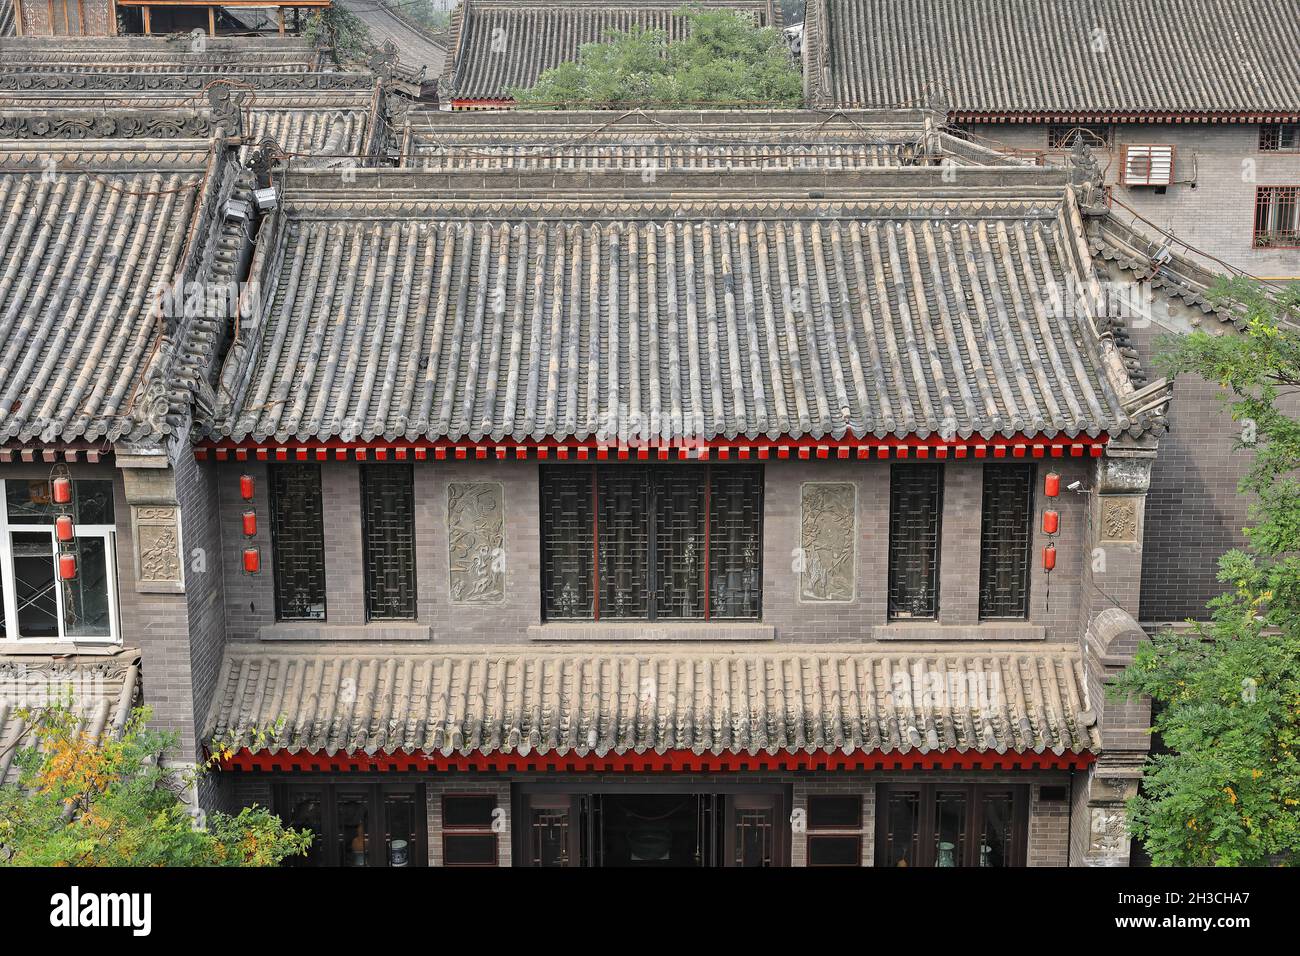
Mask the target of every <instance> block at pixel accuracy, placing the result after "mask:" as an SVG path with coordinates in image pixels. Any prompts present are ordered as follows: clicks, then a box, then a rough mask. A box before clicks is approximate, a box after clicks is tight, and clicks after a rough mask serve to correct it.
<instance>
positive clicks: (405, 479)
mask: <svg viewBox="0 0 1300 956" xmlns="http://www.w3.org/2000/svg"><path fill="white" fill-rule="evenodd" d="M361 535H362V539H363V543H364V551H365V577H366V616H367V618H368V619H369V620H372V621H395V620H414V619H415V489H414V473H413V472H412V471H411V467H410V466H409V465H363V466H362V468H361Z"/></svg>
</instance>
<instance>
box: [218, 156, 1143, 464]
mask: <svg viewBox="0 0 1300 956" xmlns="http://www.w3.org/2000/svg"><path fill="white" fill-rule="evenodd" d="M1010 173H1014V176H1013V177H1012V179H1013V181H1012V182H1011V184H1010V185H1008V184H1007V182H1005V181H1004V180H1005V179H1006V177H1007V176H1008V175H1009V174H1010ZM502 175H503V177H504V180H505V182H503V183H502V185H503V186H505V187H506V188H505V189H504V190H503V191H502V192H501V193H500V194H498V198H488V197H491V195H492V192H493V190H492V189H491V188H490V186H491V185H492V182H493V178H492V175H491V174H484V177H474V176H466V174H461V177H465V178H469V179H473V180H475V181H474V183H473V187H474V188H472V189H470V190H469V194H470V195H472V196H474V197H475V198H466V199H457V198H455V192H454V190H453V189H452V188H451V185H450V184H452V183H455V182H457V181H459V178H461V177H458V176H455V175H453V176H430V175H428V174H423V173H421V172H420V171H417V170H382V171H380V170H360V171H358V174H357V180H356V183H355V184H354V185H352V186H349V187H345V188H340V187H339V185H338V184H337V183H336V182H335V181H334V178H330V177H324V176H322V175H320V174H310V173H302V174H300V175H299V176H298V177H296V178H293V179H291V180H290V181H288V183H287V188H286V190H285V194H284V198H283V203H284V205H283V207H282V210H281V213H282V218H281V221H280V224H279V226H278V231H277V232H275V233H274V234H269V233H270V231H269V230H264V233H263V235H264V236H267V241H268V246H267V247H266V248H264V249H262V250H259V256H260V257H262V259H263V261H264V262H266V263H268V264H269V265H268V269H267V272H266V273H265V274H264V275H263V276H262V278H261V280H260V282H261V288H262V293H263V299H262V307H261V309H260V312H259V315H258V316H257V317H256V318H254V319H251V320H249V321H246V322H245V323H244V324H243V325H242V326H241V336H240V339H239V340H238V341H237V342H236V345H235V347H234V348H233V349H232V352H231V355H230V356H229V357H228V359H227V362H226V367H225V369H224V371H223V374H222V381H221V390H220V394H219V404H218V407H217V410H216V414H215V416H214V418H213V419H212V420H210V421H209V420H207V419H204V421H203V422H202V423H201V424H202V426H203V427H204V428H205V429H206V430H207V433H208V435H209V436H210V437H213V438H220V439H229V440H236V441H239V440H244V439H255V440H258V441H262V440H266V439H269V438H273V439H274V440H276V441H290V440H293V439H299V440H307V439H315V440H325V439H331V438H340V439H342V440H345V441H357V440H367V441H368V440H373V439H376V438H380V437H382V438H383V439H386V440H394V439H397V438H406V439H408V440H413V439H417V438H418V439H443V438H446V439H452V440H460V439H465V440H471V441H478V440H498V441H499V440H515V441H528V440H543V439H556V440H565V439H576V440H580V441H581V440H587V439H597V440H607V441H610V442H614V441H618V442H626V441H636V440H643V441H654V440H663V441H669V442H675V441H689V440H706V441H707V440H714V439H721V438H725V439H734V438H737V437H746V438H751V439H753V438H760V437H763V436H766V437H770V438H777V437H783V436H784V437H790V438H800V437H807V438H833V439H840V438H847V439H848V440H852V439H853V438H862V437H866V436H876V437H879V438H885V437H889V436H896V437H900V438H901V437H907V436H918V437H922V438H925V437H929V436H939V437H943V438H948V439H952V438H956V437H961V438H968V437H970V436H972V435H976V434H978V435H982V436H984V437H993V436H996V435H1002V436H1006V437H1014V436H1016V435H1018V434H1025V435H1041V436H1044V437H1055V436H1058V435H1060V436H1067V437H1076V436H1079V435H1085V434H1086V435H1088V436H1093V437H1095V436H1099V435H1101V434H1103V433H1106V434H1117V433H1119V432H1123V431H1126V430H1131V431H1141V430H1143V429H1146V428H1151V427H1159V426H1160V425H1161V422H1162V421H1163V418H1162V413H1163V409H1164V403H1165V402H1166V401H1167V395H1163V397H1161V396H1157V397H1156V399H1155V400H1154V401H1152V396H1150V395H1146V394H1143V393H1139V392H1138V391H1137V390H1136V389H1135V387H1134V385H1133V382H1132V379H1131V378H1130V372H1129V370H1128V369H1127V368H1126V367H1125V365H1124V361H1123V358H1122V357H1121V356H1120V355H1119V354H1118V350H1117V349H1116V348H1115V346H1114V342H1113V341H1112V337H1111V331H1110V329H1109V328H1108V326H1107V324H1106V322H1105V321H1103V320H1101V319H1099V318H1098V317H1097V316H1094V315H1090V314H1088V313H1087V312H1086V310H1085V309H1084V308H1082V307H1079V308H1076V307H1074V305H1073V296H1074V295H1075V294H1077V292H1078V291H1079V290H1081V289H1083V288H1086V287H1087V283H1088V282H1089V281H1091V277H1092V271H1091V265H1090V260H1089V259H1088V249H1087V247H1086V244H1085V243H1083V242H1082V241H1079V240H1078V239H1077V238H1076V237H1077V236H1081V235H1082V231H1083V229H1082V225H1081V223H1080V221H1079V214H1078V211H1077V209H1076V208H1075V206H1074V205H1073V202H1072V201H1071V200H1069V198H1068V196H1067V194H1066V191H1065V188H1064V186H1063V185H1062V182H1063V180H1060V179H1058V181H1057V183H1056V184H1055V185H1053V184H1051V183H1048V184H1046V185H1042V184H1039V179H1040V177H1049V176H1051V175H1057V174H1053V173H1051V172H1050V171H1044V170H1041V169H1033V168H1031V169H1025V170H1020V171H1017V170H1015V169H1014V168H1013V169H1011V170H1007V169H981V168H978V167H971V168H970V169H968V170H966V171H964V172H963V174H962V177H961V179H960V185H951V186H950V185H948V184H946V183H945V182H944V177H945V175H946V171H945V170H944V169H942V168H938V167H909V168H903V169H864V170H860V171H858V172H856V173H855V174H854V176H855V177H857V178H858V181H859V182H861V183H862V185H861V186H860V187H859V188H858V190H857V191H856V192H855V191H854V190H852V189H849V188H847V187H842V188H840V189H839V190H836V191H835V192H834V194H833V195H831V196H830V198H809V194H810V191H811V192H812V194H813V195H817V192H816V188H824V187H825V185H826V176H827V175H829V174H824V173H821V172H818V171H816V170H810V171H804V172H803V173H801V174H799V175H803V176H806V177H807V181H804V182H801V181H799V176H797V175H795V174H794V173H792V172H782V173H781V174H779V175H778V174H773V175H772V176H771V177H767V178H765V177H764V176H763V174H750V178H752V182H751V181H749V180H748V179H747V178H746V177H745V176H742V175H741V174H739V173H735V172H723V173H717V172H715V171H712V170H705V171H697V173H696V174H695V175H697V176H699V177H700V179H699V181H693V180H692V177H691V176H689V175H687V174H685V173H677V174H674V175H673V176H665V177H660V180H659V181H658V183H657V184H656V185H657V186H658V187H659V188H660V190H661V192H660V194H659V195H658V196H655V195H654V194H653V193H650V194H647V193H646V192H645V190H646V189H647V187H646V186H645V185H644V184H642V183H641V182H640V180H639V178H638V177H637V174H636V173H631V174H629V175H630V176H632V177H633V178H635V179H636V180H637V182H636V185H637V187H638V190H639V191H640V196H639V198H638V197H634V196H627V195H622V196H620V195H614V196H610V197H607V198H604V199H601V198H597V197H596V196H595V195H594V194H593V190H596V191H598V187H597V186H595V185H594V183H596V181H597V180H596V177H597V175H598V174H594V173H593V174H586V175H584V176H582V177H580V179H581V182H580V183H579V184H578V185H579V187H580V188H579V189H578V191H577V192H576V193H571V194H569V195H568V196H565V195H563V194H555V195H552V196H551V198H538V199H531V200H518V199H514V198H513V197H514V196H517V195H519V194H520V188H521V182H523V183H524V186H523V188H524V194H526V195H535V196H546V195H547V192H546V190H545V189H542V188H539V187H536V186H533V185H531V184H530V182H531V181H530V180H529V179H528V174H525V173H512V174H502ZM538 175H539V176H542V177H546V176H549V175H551V174H547V173H541V174H538ZM834 175H836V176H840V175H842V174H834ZM484 180H486V181H484ZM1014 180H1019V182H1015V181H1014ZM560 181H561V179H560V177H559V176H558V175H557V176H555V178H554V179H553V180H548V182H552V184H553V185H554V184H556V183H559V182H560ZM999 184H1000V185H999ZM1036 184H1037V185H1036ZM810 185H815V186H816V188H814V189H813V190H809V188H808V187H809V186H810ZM729 189H730V190H734V191H730V192H729V191H728V190H729ZM758 196H761V197H764V198H750V197H758Z"/></svg>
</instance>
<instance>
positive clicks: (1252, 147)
mask: <svg viewBox="0 0 1300 956" xmlns="http://www.w3.org/2000/svg"><path fill="white" fill-rule="evenodd" d="M971 129H972V130H973V131H974V132H975V133H977V134H978V135H979V136H981V137H987V138H988V139H990V140H993V141H995V142H996V143H999V144H1003V145H1005V146H1008V147H1011V148H1013V149H1017V150H1025V151H1028V152H1031V153H1044V152H1046V153H1047V156H1046V157H1045V158H1046V159H1047V160H1050V161H1052V162H1061V161H1062V160H1063V157H1064V153H1062V152H1060V151H1057V150H1052V151H1050V152H1049V151H1048V150H1047V126H1046V125H1043V124H1035V123H1025V124H988V123H985V124H975V125H973V126H972V127H971ZM1114 129H1115V135H1114V145H1113V147H1112V148H1111V150H1109V151H1108V152H1107V151H1102V150H1101V148H1100V147H1096V149H1097V150H1098V152H1099V155H1100V158H1101V160H1102V165H1103V166H1105V167H1106V182H1107V183H1108V184H1109V185H1110V186H1111V187H1112V190H1113V194H1114V196H1115V197H1116V198H1118V199H1120V200H1121V201H1123V202H1124V203H1126V204H1127V205H1129V206H1132V207H1133V208H1134V209H1135V210H1137V212H1138V213H1139V214H1140V215H1141V216H1143V217H1144V218H1146V219H1148V220H1150V221H1151V222H1152V223H1154V224H1155V226H1156V227H1157V228H1159V229H1163V230H1166V231H1169V232H1172V233H1174V234H1175V235H1176V236H1177V237H1178V238H1179V239H1181V240H1182V241H1183V242H1186V243H1188V244H1189V245H1191V246H1193V247H1195V248H1197V249H1200V250H1201V251H1203V252H1207V253H1209V254H1210V255H1212V256H1216V257H1217V258H1219V259H1222V260H1223V261H1224V262H1226V263H1228V264H1229V265H1230V266H1233V267H1235V268H1237V269H1241V270H1242V271H1244V272H1248V273H1250V274H1251V275H1255V276H1258V277H1260V278H1264V279H1288V278H1289V279H1296V278H1300V249H1257V248H1255V246H1254V243H1253V238H1252V237H1253V230H1254V222H1255V187H1256V186H1269V185H1272V186H1285V185H1293V186H1294V185H1300V153H1295V152H1261V151H1260V149H1259V126H1258V125H1257V124H1254V123H1230V124H1216V125H1211V124H1207V123H1201V124H1196V123H1182V124H1141V123H1131V124H1119V125H1116V126H1115V127H1114ZM1135 143H1162V144H1165V143H1167V144H1169V145H1172V146H1173V147H1174V177H1173V178H1174V185H1171V186H1168V187H1166V188H1165V190H1164V192H1157V190H1156V188H1154V187H1147V186H1124V185H1122V184H1119V183H1118V179H1119V175H1120V168H1119V161H1120V150H1121V148H1122V147H1123V146H1124V145H1125V144H1135ZM1120 215H1121V218H1127V215H1128V214H1127V213H1123V212H1122V211H1121V212H1120Z"/></svg>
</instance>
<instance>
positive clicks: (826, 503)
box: [796, 481, 857, 601]
mask: <svg viewBox="0 0 1300 956" xmlns="http://www.w3.org/2000/svg"><path fill="white" fill-rule="evenodd" d="M800 494H801V498H802V500H801V502H800V522H799V552H798V561H799V564H798V566H797V568H796V570H798V571H799V572H800V573H799V599H800V600H801V601H852V600H853V598H854V589H855V584H856V582H857V554H856V551H857V548H856V544H857V485H855V484H853V482H851V481H809V482H805V483H804V484H803V486H802V487H801V488H800Z"/></svg>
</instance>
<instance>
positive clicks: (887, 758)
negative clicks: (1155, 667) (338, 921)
mask: <svg viewBox="0 0 1300 956" xmlns="http://www.w3.org/2000/svg"><path fill="white" fill-rule="evenodd" d="M1096 759H1097V757H1096V755H1095V754H1092V753H1078V754H1075V753H1065V754H1061V755H1060V756H1058V755H1056V754H1054V753H1050V752H1049V753H1042V754H1036V753H1005V754H999V753H974V752H968V753H964V754H963V753H957V752H956V751H945V752H939V753H929V754H920V753H907V754H901V753H881V752H879V751H875V752H871V753H854V754H843V753H839V752H836V753H830V754H827V753H794V754H758V755H754V756H751V755H748V754H730V753H723V754H695V753H692V752H691V751H689V750H670V751H668V752H666V753H662V754H656V753H645V754H635V753H628V754H623V755H622V756H619V755H616V754H607V755H606V756H604V757H597V756H595V755H592V754H588V755H587V756H585V757H580V756H578V755H577V754H565V755H563V756H560V755H557V754H544V755H541V756H539V755H537V754H529V755H528V756H526V757H521V756H519V755H518V754H471V755H469V756H461V755H459V754H453V755H452V756H449V757H444V756H442V755H441V754H433V755H429V754H424V753H414V754H405V753H402V752H400V751H399V752H397V753H391V754H390V753H384V752H380V753H377V754H374V755H373V756H371V755H368V754H365V753H355V754H347V753H337V754H334V755H333V756H330V755H328V754H325V753H316V754H313V753H306V752H299V753H296V754H290V753H286V752H284V751H281V752H279V753H275V754H272V753H268V752H266V751H260V752H258V753H252V752H250V751H249V750H247V749H243V750H239V751H238V752H236V753H235V754H234V756H232V757H230V758H229V759H227V760H224V761H222V762H221V763H220V765H219V766H220V768H221V769H222V770H241V771H262V772H277V771H313V770H315V771H335V772H344V773H347V772H357V773H366V772H373V771H380V772H394V773H402V772H439V771H473V770H489V771H516V772H521V773H522V772H554V773H571V772H582V771H602V772H614V773H622V772H632V773H638V772H642V773H664V772H687V771H689V772H696V773H700V772H705V773H707V772H715V771H716V772H726V773H732V772H737V771H739V772H745V771H765V770H826V771H843V770H1083V769H1086V768H1087V767H1088V766H1089V765H1090V764H1092V763H1093V762H1094V761H1095V760H1096Z"/></svg>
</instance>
